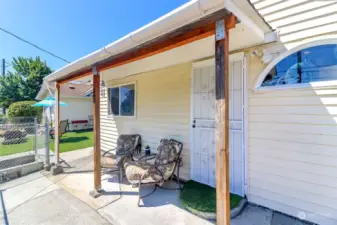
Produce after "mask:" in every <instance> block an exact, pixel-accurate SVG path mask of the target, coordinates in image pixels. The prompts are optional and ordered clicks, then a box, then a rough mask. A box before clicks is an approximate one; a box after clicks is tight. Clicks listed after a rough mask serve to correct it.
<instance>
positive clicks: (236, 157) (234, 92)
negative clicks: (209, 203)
mask: <svg viewBox="0 0 337 225" xmlns="http://www.w3.org/2000/svg"><path fill="white" fill-rule="evenodd" d="M243 62H244V58H243V54H240V55H234V56H230V67H229V72H230V78H229V104H230V105H229V112H230V113H229V120H230V124H229V125H230V133H229V141H230V143H229V148H230V190H231V192H232V193H235V194H239V195H241V196H243V195H244V180H245V176H244V175H245V173H244V171H245V168H244V166H245V164H244V156H245V154H244V152H245V149H244V148H245V141H244V140H245V136H244V125H245V124H244V102H245V101H244V86H245V85H244V82H245V79H244V78H245V77H244V72H243V69H244V63H243ZM192 76H193V78H192V112H191V117H192V121H191V122H192V130H191V142H192V148H191V149H192V150H191V176H192V179H193V180H196V181H198V182H200V183H204V184H207V185H210V186H213V187H215V176H216V174H215V173H216V171H215V65H214V59H213V60H207V61H203V62H200V63H196V64H194V66H193V74H192Z"/></svg>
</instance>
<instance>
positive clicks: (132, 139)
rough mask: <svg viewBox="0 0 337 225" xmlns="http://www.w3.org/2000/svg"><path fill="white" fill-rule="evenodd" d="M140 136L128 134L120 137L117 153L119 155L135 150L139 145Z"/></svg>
mask: <svg viewBox="0 0 337 225" xmlns="http://www.w3.org/2000/svg"><path fill="white" fill-rule="evenodd" d="M138 137H139V136H138V135H127V134H122V135H120V136H119V137H118V139H117V148H116V152H117V153H118V154H124V153H125V152H126V151H129V150H132V149H133V150H135V147H136V145H137V144H138V143H136V141H138V139H139V138H138Z"/></svg>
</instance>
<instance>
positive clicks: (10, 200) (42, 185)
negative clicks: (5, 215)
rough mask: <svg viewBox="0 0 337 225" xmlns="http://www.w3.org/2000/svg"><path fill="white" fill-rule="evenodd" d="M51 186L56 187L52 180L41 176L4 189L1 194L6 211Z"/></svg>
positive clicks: (49, 188)
mask: <svg viewBox="0 0 337 225" xmlns="http://www.w3.org/2000/svg"><path fill="white" fill-rule="evenodd" d="M52 186H54V188H58V187H57V186H56V185H55V184H54V183H53V182H52V181H50V180H49V179H48V178H46V177H44V176H42V177H40V178H37V179H33V180H31V181H28V182H26V183H22V184H19V185H16V186H13V187H11V188H8V189H6V190H5V191H3V196H4V202H5V205H6V209H7V212H11V211H12V210H14V209H15V208H16V207H18V206H19V205H21V204H23V203H24V202H26V201H28V200H30V199H31V198H34V197H36V196H37V195H38V194H40V193H41V192H43V191H46V190H47V188H48V190H51V188H52Z"/></svg>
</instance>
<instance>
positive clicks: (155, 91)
mask: <svg viewBox="0 0 337 225" xmlns="http://www.w3.org/2000/svg"><path fill="white" fill-rule="evenodd" d="M191 67H192V65H191V63H186V64H181V65H177V66H172V67H169V68H166V69H160V70H155V71H152V72H146V73H141V74H138V75H134V76H129V77H127V78H124V79H118V80H108V81H107V80H106V81H105V82H106V84H107V85H106V86H107V87H108V86H113V85H117V84H123V83H133V82H134V83H135V84H136V116H135V117H134V118H125V117H124V118H123V117H115V118H113V117H110V116H108V111H107V109H108V108H107V107H108V105H107V94H105V96H102V97H101V147H102V149H103V150H108V149H111V148H113V147H114V146H115V145H116V139H117V137H118V135H120V134H140V135H141V136H142V146H143V148H144V147H145V145H147V144H149V145H150V146H151V150H152V151H154V152H155V151H156V148H157V146H158V144H159V142H160V140H161V139H162V138H168V137H169V138H175V139H177V140H180V141H182V142H183V144H184V148H183V152H182V157H183V163H184V165H183V167H182V169H181V177H182V178H183V179H186V180H187V179H189V177H190V174H189V171H190V162H189V161H190V157H189V151H190V143H189V142H190V141H189V140H190V136H189V129H190V121H189V115H190V90H191V89H190V77H191ZM108 76H109V71H106V72H103V75H102V77H103V78H104V77H108Z"/></svg>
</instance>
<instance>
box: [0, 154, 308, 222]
mask: <svg viewBox="0 0 337 225" xmlns="http://www.w3.org/2000/svg"><path fill="white" fill-rule="evenodd" d="M63 156H64V159H66V163H62V165H63V166H64V173H62V174H59V175H56V176H52V175H51V174H50V173H49V172H47V171H41V172H38V173H33V174H30V175H28V176H25V177H21V178H18V179H16V180H12V181H10V182H7V183H3V184H1V185H0V188H1V190H3V192H2V193H3V197H4V202H5V205H6V210H7V213H8V218H9V221H10V224H11V225H12V224H14V225H16V224H75V225H77V224H99V225H100V224H109V222H110V223H112V224H114V225H129V224H132V225H143V224H144V225H145V224H146V225H152V224H164V225H166V224H178V225H184V224H193V225H211V224H215V221H208V220H205V219H202V218H200V217H198V216H196V215H194V214H192V213H190V212H188V211H186V210H184V209H183V208H182V206H181V204H180V200H179V194H180V191H178V190H176V191H170V190H165V189H158V190H157V191H156V192H155V193H154V194H153V195H150V196H149V197H146V198H144V199H143V200H142V201H141V207H138V205H137V201H138V190H139V189H138V188H133V187H132V185H130V184H129V183H128V182H127V180H126V179H125V178H124V179H123V182H122V183H121V185H119V183H118V181H119V180H118V175H117V174H113V173H112V174H104V175H102V188H103V189H104V192H103V194H102V196H100V197H99V198H96V199H94V198H92V197H91V196H90V195H89V192H90V191H92V190H93V179H94V178H93V157H92V149H90V148H89V149H85V150H83V151H82V150H79V151H75V152H71V153H67V154H66V153H65V154H64V155H63ZM165 186H166V187H170V188H174V187H175V188H176V187H177V184H176V183H175V182H169V183H166V184H165ZM152 190H153V186H147V187H142V188H141V195H145V194H147V193H149V192H151V191H152ZM0 209H1V207H0ZM0 212H1V215H0V224H1V223H2V221H3V214H2V213H3V211H1V210H0ZM102 217H103V218H105V219H103V218H102ZM231 225H307V224H306V223H303V222H301V221H298V220H295V219H293V218H291V217H288V216H286V215H283V214H279V213H277V212H273V211H272V210H269V209H265V208H262V207H259V206H255V205H250V204H248V205H247V207H246V208H245V209H244V211H243V212H242V213H241V214H240V215H239V216H238V217H236V218H234V219H232V220H231Z"/></svg>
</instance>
